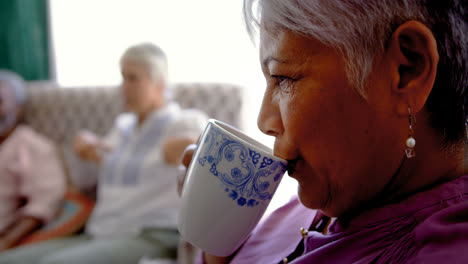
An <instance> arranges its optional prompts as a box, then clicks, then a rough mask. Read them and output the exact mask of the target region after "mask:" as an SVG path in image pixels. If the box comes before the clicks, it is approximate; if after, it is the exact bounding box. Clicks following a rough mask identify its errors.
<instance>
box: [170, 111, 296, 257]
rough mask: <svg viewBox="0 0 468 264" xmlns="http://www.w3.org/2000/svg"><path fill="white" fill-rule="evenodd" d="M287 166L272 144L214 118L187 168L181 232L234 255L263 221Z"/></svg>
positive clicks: (197, 243) (205, 246)
mask: <svg viewBox="0 0 468 264" xmlns="http://www.w3.org/2000/svg"><path fill="white" fill-rule="evenodd" d="M286 166H287V162H286V161H285V160H283V159H280V158H278V157H275V156H273V153H272V150H271V149H270V148H268V147H266V146H264V145H262V144H260V143H259V142H257V141H255V140H253V139H251V138H249V137H248V136H246V135H245V134H243V133H242V132H240V131H239V130H237V129H235V128H233V127H231V126H229V125H227V124H225V123H223V122H220V121H217V120H213V119H211V120H210V121H209V122H208V125H207V126H206V128H205V131H204V132H203V134H202V136H201V138H200V141H199V143H198V148H197V150H196V152H195V154H194V156H193V158H192V161H191V163H190V166H189V167H188V170H187V178H186V181H185V184H184V187H183V190H182V201H181V205H180V211H179V232H180V234H181V235H182V237H183V238H184V239H185V240H187V241H189V242H190V243H192V244H193V245H195V246H196V247H198V248H201V249H202V250H204V251H206V252H207V253H210V254H213V255H216V256H229V255H231V254H232V253H233V252H234V251H235V250H236V249H237V248H238V247H239V246H240V245H242V243H243V242H244V240H245V239H246V238H247V236H248V235H249V233H250V232H251V231H252V229H253V228H254V227H255V226H256V225H257V223H258V222H259V221H260V219H261V217H262V216H263V213H264V212H265V210H266V209H267V207H268V204H269V203H270V201H271V199H272V197H273V194H274V193H275V191H276V189H277V187H278V185H279V183H280V181H281V179H282V177H283V175H284V173H285V171H286Z"/></svg>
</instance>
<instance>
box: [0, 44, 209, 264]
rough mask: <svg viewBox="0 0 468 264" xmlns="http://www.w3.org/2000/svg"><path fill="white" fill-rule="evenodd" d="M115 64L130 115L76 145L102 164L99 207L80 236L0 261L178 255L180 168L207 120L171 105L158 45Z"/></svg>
mask: <svg viewBox="0 0 468 264" xmlns="http://www.w3.org/2000/svg"><path fill="white" fill-rule="evenodd" d="M120 66H121V71H122V76H123V83H122V86H121V92H122V95H123V98H124V102H125V106H126V108H127V109H128V110H129V111H130V112H131V114H130V113H126V114H122V115H120V116H118V117H117V119H116V122H115V125H114V128H113V129H112V130H111V131H110V132H109V134H108V136H106V137H104V138H99V137H98V136H96V135H94V134H93V133H91V132H89V131H82V132H80V133H79V134H78V135H77V136H76V138H75V140H74V149H75V151H76V153H77V154H78V156H80V157H81V158H82V159H84V160H88V161H92V162H96V163H98V164H100V175H99V179H98V188H97V190H98V194H97V202H96V205H95V208H94V210H93V213H92V215H91V217H90V219H89V220H88V223H87V225H86V231H85V234H84V235H80V236H76V237H72V238H66V239H58V240H55V241H50V242H48V243H43V245H38V246H36V247H34V246H31V247H29V252H27V251H28V249H26V247H25V250H22V252H20V251H18V252H16V253H11V254H10V255H9V256H8V257H5V258H4V259H5V260H14V262H21V261H23V262H28V261H32V260H33V259H35V260H36V261H38V262H39V263H137V262H138V260H139V259H140V258H141V257H143V256H145V257H147V258H175V257H176V252H177V245H178V239H179V235H178V231H177V226H176V225H177V212H178V203H179V198H178V196H177V192H176V175H177V174H178V165H179V163H180V157H181V155H182V153H183V151H184V149H185V147H186V146H187V145H189V144H192V143H194V142H195V141H196V140H197V139H198V137H199V135H200V134H201V132H202V131H203V129H204V127H205V125H206V122H207V120H208V118H207V116H206V115H205V114H204V113H202V112H200V111H198V110H194V109H181V108H180V107H179V105H177V104H176V103H175V102H171V101H170V100H169V99H168V93H169V91H168V87H167V86H168V85H167V79H168V76H167V75H168V69H167V59H166V55H165V54H164V52H163V51H162V50H161V49H160V48H159V47H157V46H156V45H153V44H139V45H135V46H132V47H130V48H128V49H127V50H126V51H125V53H124V54H123V56H122V58H121V60H120ZM45 244H47V245H45ZM39 247H42V248H40V249H39ZM2 260H3V259H2V257H1V256H0V263H2Z"/></svg>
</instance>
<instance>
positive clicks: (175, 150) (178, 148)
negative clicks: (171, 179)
mask: <svg viewBox="0 0 468 264" xmlns="http://www.w3.org/2000/svg"><path fill="white" fill-rule="evenodd" d="M196 141H197V137H190V136H182V137H170V138H168V139H167V140H166V141H165V142H164V143H163V153H164V160H165V162H166V163H168V164H173V165H179V164H180V163H181V158H182V154H183V153H184V150H185V148H186V147H187V146H189V145H190V144H193V143H195V142H196Z"/></svg>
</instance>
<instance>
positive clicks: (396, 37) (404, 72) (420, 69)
mask: <svg viewBox="0 0 468 264" xmlns="http://www.w3.org/2000/svg"><path fill="white" fill-rule="evenodd" d="M386 53H387V54H386V55H387V56H386V58H387V59H388V60H390V62H391V64H392V66H393V67H391V69H392V71H393V76H394V80H393V82H392V91H391V92H392V94H393V95H394V98H398V100H396V101H395V103H396V104H395V105H394V106H395V107H396V111H397V113H398V114H400V115H408V107H411V110H412V112H413V113H416V112H418V111H420V110H421V108H422V107H423V106H424V104H425V103H426V100H427V97H428V96H429V94H430V93H431V91H432V87H433V85H434V81H435V78H436V75H437V64H438V62H439V53H438V51H437V42H436V40H435V38H434V35H433V34H432V32H431V30H430V29H429V28H428V27H426V26H425V25H424V24H422V23H421V22H418V21H408V22H405V23H404V24H402V25H400V26H399V27H398V28H397V29H396V30H395V31H394V32H393V34H392V36H391V38H390V40H389V42H388V45H387V49H386Z"/></svg>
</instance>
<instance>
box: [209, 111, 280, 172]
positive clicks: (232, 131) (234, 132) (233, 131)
mask: <svg viewBox="0 0 468 264" xmlns="http://www.w3.org/2000/svg"><path fill="white" fill-rule="evenodd" d="M208 122H209V123H211V124H213V125H215V126H216V127H217V128H219V129H221V130H223V131H224V132H227V133H229V136H232V137H234V138H235V139H237V140H240V141H242V142H243V143H245V144H247V145H249V146H251V147H253V148H255V149H256V150H260V151H261V152H263V154H264V155H267V156H269V157H270V158H272V157H273V158H275V159H279V160H280V161H283V162H285V163H287V161H286V160H285V159H282V158H280V157H277V156H275V155H274V154H273V149H271V148H269V147H267V146H265V145H264V144H262V143H260V142H258V141H257V140H256V139H254V138H252V137H249V136H247V134H245V133H244V132H242V131H241V130H239V129H237V128H235V127H233V126H231V125H229V124H227V123H225V122H223V121H220V120H217V119H214V118H210V119H209V120H208ZM249 141H252V142H253V143H250V142H249ZM254 144H255V145H254Z"/></svg>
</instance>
